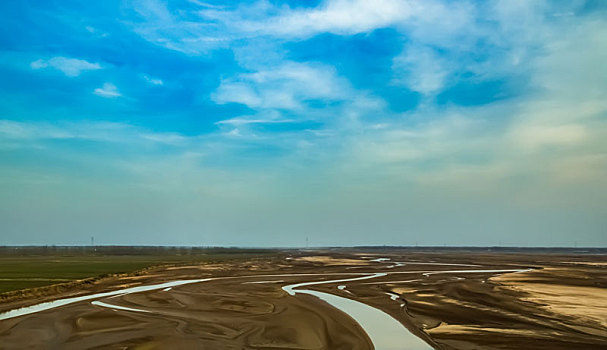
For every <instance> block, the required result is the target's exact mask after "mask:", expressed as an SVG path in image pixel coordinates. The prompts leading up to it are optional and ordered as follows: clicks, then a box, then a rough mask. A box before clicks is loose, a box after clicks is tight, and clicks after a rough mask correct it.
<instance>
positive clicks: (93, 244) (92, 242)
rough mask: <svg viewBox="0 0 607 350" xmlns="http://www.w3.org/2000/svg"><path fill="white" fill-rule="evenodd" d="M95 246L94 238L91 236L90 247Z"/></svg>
mask: <svg viewBox="0 0 607 350" xmlns="http://www.w3.org/2000/svg"><path fill="white" fill-rule="evenodd" d="M94 246H95V237H93V236H91V247H94Z"/></svg>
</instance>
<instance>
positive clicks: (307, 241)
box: [306, 236, 310, 249]
mask: <svg viewBox="0 0 607 350" xmlns="http://www.w3.org/2000/svg"><path fill="white" fill-rule="evenodd" d="M309 247H310V241H309V239H308V236H306V249H308V248H309Z"/></svg>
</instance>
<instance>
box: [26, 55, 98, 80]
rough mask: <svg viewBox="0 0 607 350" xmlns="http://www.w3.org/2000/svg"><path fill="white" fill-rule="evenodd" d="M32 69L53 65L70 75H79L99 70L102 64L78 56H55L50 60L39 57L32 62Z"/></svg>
mask: <svg viewBox="0 0 607 350" xmlns="http://www.w3.org/2000/svg"><path fill="white" fill-rule="evenodd" d="M30 67H31V68H32V69H42V68H48V67H52V68H54V69H57V70H59V71H61V72H63V74H65V75H66V76H68V77H77V76H79V75H80V73H82V72H83V71H86V70H97V69H101V68H102V67H101V65H100V64H98V63H91V62H88V61H85V60H80V59H77V58H67V57H59V56H58V57H53V58H51V59H49V60H43V59H39V60H36V61H33V62H32V63H31V64H30Z"/></svg>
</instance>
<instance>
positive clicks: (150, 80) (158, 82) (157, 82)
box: [143, 75, 164, 86]
mask: <svg viewBox="0 0 607 350" xmlns="http://www.w3.org/2000/svg"><path fill="white" fill-rule="evenodd" d="M143 79H145V81H147V82H148V83H150V84H152V85H158V86H162V85H164V82H163V81H162V80H161V79H158V78H152V77H150V76H149V75H143Z"/></svg>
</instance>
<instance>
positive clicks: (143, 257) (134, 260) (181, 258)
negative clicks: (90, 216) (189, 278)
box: [0, 249, 270, 293]
mask: <svg viewBox="0 0 607 350" xmlns="http://www.w3.org/2000/svg"><path fill="white" fill-rule="evenodd" d="M133 252H134V251H126V252H125V251H122V250H120V251H118V250H114V251H112V250H109V249H107V250H104V251H103V252H102V253H101V254H100V253H90V252H84V253H81V252H78V253H76V254H73V253H72V252H69V251H68V252H67V253H70V254H66V252H65V251H61V250H59V251H54V252H46V253H44V254H42V253H41V252H40V251H34V252H33V253H32V251H23V252H20V253H13V254H6V252H4V253H3V252H2V251H1V250H0V293H4V292H8V291H13V290H19V289H26V288H35V287H41V286H46V285H51V284H57V283H63V282H68V281H72V280H78V279H84V278H89V277H97V276H100V275H104V274H114V273H130V272H135V271H137V270H141V269H144V268H146V267H150V266H156V265H165V264H185V263H193V262H216V261H225V260H229V259H241V258H243V259H244V258H250V257H252V256H259V254H260V252H250V251H245V250H238V249H234V250H220V251H213V250H209V251H200V250H199V251H194V252H192V251H188V252H187V254H183V252H181V251H168V252H157V251H154V250H152V249H148V250H145V249H144V250H143V251H136V254H133ZM125 253H130V254H127V255H117V254H125ZM261 253H262V254H263V253H270V252H264V251H262V252H261Z"/></svg>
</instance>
